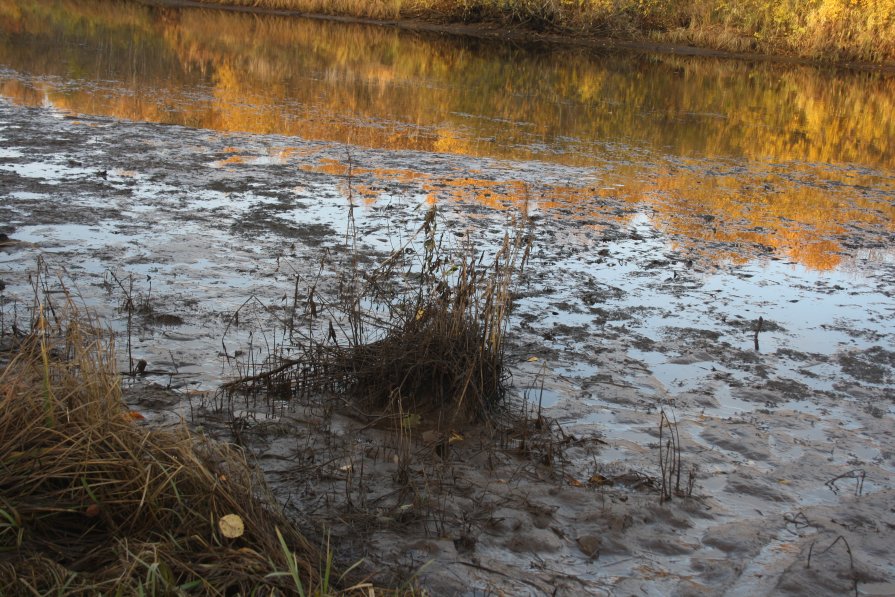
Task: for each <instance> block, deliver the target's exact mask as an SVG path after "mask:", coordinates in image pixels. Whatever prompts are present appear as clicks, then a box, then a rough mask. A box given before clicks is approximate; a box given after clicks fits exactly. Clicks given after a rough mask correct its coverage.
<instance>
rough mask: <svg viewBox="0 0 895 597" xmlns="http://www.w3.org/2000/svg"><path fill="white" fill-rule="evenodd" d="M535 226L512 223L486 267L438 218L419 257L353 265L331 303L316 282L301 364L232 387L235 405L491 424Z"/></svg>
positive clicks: (424, 233)
mask: <svg viewBox="0 0 895 597" xmlns="http://www.w3.org/2000/svg"><path fill="white" fill-rule="evenodd" d="M528 222H529V221H528V219H527V218H526V217H525V215H524V213H523V215H522V216H521V217H520V219H519V220H515V221H513V222H512V223H511V226H510V229H508V230H507V231H506V232H505V234H504V237H503V239H502V242H501V244H500V245H499V246H498V248H497V251H496V253H495V255H494V257H493V258H492V260H491V261H490V262H486V261H485V255H484V254H483V253H480V252H476V251H475V249H474V248H473V247H472V246H471V245H469V244H467V245H465V246H463V247H460V248H459V249H458V250H451V249H450V248H448V247H446V246H445V245H444V244H443V238H442V237H441V236H440V235H439V233H438V223H437V212H436V209H435V208H434V207H433V208H431V209H430V210H429V212H428V213H427V214H426V216H425V219H424V221H423V223H422V225H421V226H420V228H419V229H418V231H417V233H416V236H415V237H414V238H416V237H418V236H421V237H422V247H421V251H419V252H418V251H416V250H415V249H413V248H412V247H410V246H407V245H405V246H402V247H401V248H399V249H398V250H396V251H394V252H393V253H392V254H391V255H390V256H389V257H388V258H387V259H385V260H384V261H383V262H382V263H381V264H380V265H379V266H378V267H376V268H374V269H373V270H372V271H370V272H363V271H361V270H360V267H359V266H358V260H357V259H356V256H355V258H352V260H351V265H350V266H349V267H348V271H347V273H344V274H342V275H341V276H340V277H339V279H338V284H337V287H338V291H337V293H336V294H337V296H336V298H335V299H334V300H332V301H329V302H328V301H326V300H325V299H324V298H322V297H321V296H320V293H319V292H317V291H316V290H315V289H316V288H318V287H319V286H320V285H321V284H319V280H318V281H315V282H314V283H313V284H312V286H311V291H310V292H309V295H308V300H307V303H308V305H309V309H308V313H307V316H308V318H309V319H310V320H314V321H316V322H317V330H318V333H317V334H314V333H313V332H312V331H311V329H310V328H311V325H310V324H309V330H308V331H307V332H305V333H301V334H299V336H298V337H299V340H300V341H299V342H298V343H297V345H296V346H293V347H290V349H291V352H292V353H293V354H296V353H297V354H298V356H297V357H293V358H288V359H285V360H283V361H282V362H279V363H276V364H273V365H271V366H270V368H269V369H268V370H267V371H264V372H261V373H258V374H255V375H250V376H245V377H243V378H241V379H237V380H235V381H233V382H231V383H229V384H226V385H225V388H224V389H225V391H226V392H227V395H228V397H229V398H231V399H232V398H233V397H235V396H237V395H254V396H257V395H260V394H263V395H265V396H273V397H276V398H280V399H293V398H299V399H309V398H312V397H319V396H321V395H328V394H339V395H340V396H342V397H344V398H346V399H348V400H350V401H351V402H352V404H353V405H355V406H356V407H357V408H360V409H361V410H362V411H363V412H364V413H366V414H368V415H371V416H380V415H393V414H395V413H398V412H401V413H412V414H413V415H414V416H417V415H419V416H424V417H426V418H427V419H429V420H435V421H436V422H437V424H438V425H439V426H440V425H441V424H442V423H445V422H455V421H458V420H462V421H483V420H486V419H488V418H489V417H490V415H491V414H493V413H494V411H495V409H496V408H497V406H498V404H499V403H500V401H501V399H502V398H503V397H504V394H505V392H506V377H507V373H506V369H505V365H504V338H505V335H506V329H507V322H508V318H509V314H510V308H511V301H512V292H511V290H512V284H513V282H514V279H515V275H516V274H517V273H518V272H519V270H521V268H523V267H524V264H525V262H526V260H527V257H528V253H529V251H530V246H531V239H532V235H531V233H530V230H527V228H526V227H527V226H528V225H529V223H528ZM412 240H413V239H412ZM320 319H323V321H320ZM320 331H323V333H320Z"/></svg>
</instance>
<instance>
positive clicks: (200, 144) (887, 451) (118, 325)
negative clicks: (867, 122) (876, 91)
mask: <svg viewBox="0 0 895 597" xmlns="http://www.w3.org/2000/svg"><path fill="white" fill-rule="evenodd" d="M0 127H2V128H0V137H2V145H0V194H2V201H0V222H2V225H3V226H4V229H3V230H0V232H3V233H4V234H5V235H6V236H5V237H3V240H2V246H0V280H2V312H3V328H4V330H5V333H7V332H8V330H11V329H12V327H13V326H16V327H24V326H26V325H27V322H28V318H29V317H30V307H31V306H32V305H33V301H34V296H35V290H34V288H33V286H32V284H33V282H34V280H35V279H37V277H36V275H35V271H36V269H37V268H38V267H39V264H38V260H39V259H40V264H41V265H40V267H43V268H45V270H46V271H47V272H51V273H52V274H53V275H56V274H57V273H58V274H59V275H60V280H61V282H60V283H64V284H65V285H66V286H67V287H68V288H70V289H71V290H72V291H75V292H77V293H78V294H79V295H80V300H82V301H83V302H84V303H85V304H87V305H88V306H89V307H91V308H93V309H95V310H96V311H97V312H98V313H99V314H100V315H101V316H103V317H104V318H105V319H106V320H107V321H109V322H110V325H112V326H113V327H114V328H115V329H116V331H118V332H119V334H120V336H119V338H120V339H119V342H118V346H119V349H120V352H121V354H122V361H121V366H122V369H123V370H127V369H128V367H129V366H130V363H129V362H128V356H127V349H128V345H129V350H130V353H131V356H132V357H133V361H137V360H139V359H142V360H145V361H146V363H147V364H146V370H145V373H146V374H145V375H144V376H142V377H141V378H139V380H137V381H135V382H130V381H127V380H126V383H128V384H129V386H130V387H129V390H128V396H129V400H130V401H131V402H132V403H133V405H134V406H135V407H137V408H139V409H140V411H141V412H142V413H143V415H144V416H145V417H146V421H147V424H152V425H173V424H177V423H178V422H179V420H180V418H181V417H184V418H185V419H186V420H187V421H188V422H189V423H190V424H191V425H196V426H201V427H202V428H203V429H204V430H206V432H207V433H209V434H213V435H215V436H218V437H220V438H221V439H224V440H227V441H238V442H241V443H242V445H244V446H245V447H246V449H247V450H249V451H250V452H251V453H252V454H253V455H254V457H255V458H256V459H257V462H258V463H259V466H261V467H262V468H263V469H264V471H265V473H266V475H267V478H268V480H269V481H270V483H271V485H272V486H273V488H274V490H275V492H276V493H277V494H278V495H279V496H280V497H281V499H282V501H283V504H284V506H285V508H286V509H287V511H288V512H290V513H291V514H293V515H294V516H296V518H298V519H299V520H303V521H305V523H306V524H313V525H316V526H317V528H322V527H325V528H327V529H329V530H330V532H331V535H332V542H333V544H334V545H335V546H337V547H336V549H337V553H338V554H339V556H340V557H341V558H343V559H344V560H345V561H349V562H350V561H356V560H357V559H360V558H365V561H366V563H365V566H367V569H368V570H370V571H371V572H376V573H377V574H379V575H380V576H381V577H382V578H400V577H407V576H409V575H413V574H415V578H416V581H417V582H419V583H420V584H421V585H423V586H426V587H429V588H430V589H431V590H432V592H433V593H436V594H449V593H471V594H488V593H490V592H499V591H504V592H506V593H512V594H544V593H547V594H549V593H552V592H554V590H558V591H559V592H560V593H566V594H656V595H666V594H680V595H688V594H694V595H695V594H722V593H724V594H730V595H755V594H794V595H799V594H829V595H840V594H847V593H850V592H851V593H853V592H855V591H857V592H858V594H864V595H886V594H892V593H893V592H895V584H893V583H895V562H893V555H892V549H891V536H892V531H893V526H895V512H893V503H895V500H893V496H895V491H893V469H895V446H893V442H895V440H893V437H892V433H891V431H892V423H893V418H895V404H893V397H895V333H893V332H895V323H893V321H895V318H893V315H895V301H893V297H892V293H893V288H895V260H893V256H892V254H891V250H890V249H889V248H888V247H891V246H892V241H893V240H895V239H893V238H892V236H893V233H892V229H891V226H889V227H888V228H886V227H885V226H882V227H880V226H876V227H873V226H868V228H869V229H867V230H864V232H860V231H856V230H855V229H853V228H851V229H848V230H846V231H845V232H842V237H841V238H838V239H836V240H837V241H838V242H839V245H840V246H842V247H844V248H843V249H842V252H843V255H842V256H841V258H842V260H843V261H842V265H841V266H840V267H839V268H838V269H836V270H833V271H823V272H820V271H814V270H810V269H807V268H806V267H804V266H802V265H799V264H798V263H797V262H794V261H791V260H790V259H788V258H787V256H786V255H785V254H781V253H780V252H778V251H774V250H770V249H769V248H768V247H764V246H761V245H760V244H754V243H753V244H745V243H740V244H731V243H720V242H719V244H718V245H717V246H712V245H711V242H712V241H708V240H706V241H704V242H703V243H702V244H701V245H700V246H697V247H695V248H694V245H693V243H692V242H684V241H685V239H682V238H677V237H675V235H674V234H672V233H667V232H665V231H663V227H662V223H661V219H660V218H658V217H657V216H656V214H655V213H654V212H653V211H651V210H650V208H649V207H644V206H643V205H641V204H636V203H631V202H629V201H625V200H623V199H622V198H620V197H616V196H614V195H613V193H612V191H611V189H609V190H607V189H604V188H603V187H604V186H605V185H603V184H602V182H603V181H601V180H600V179H599V173H595V172H593V171H588V170H584V169H577V168H574V167H565V166H558V165H547V164H542V163H534V162H532V163H521V164H520V163H510V162H501V161H496V160H483V159H482V160H479V159H470V158H460V157H456V156H447V155H440V154H432V153H415V152H409V151H405V152H401V151H398V152H394V151H393V152H387V151H376V150H365V149H359V148H353V147H347V146H344V145H341V144H333V143H325V142H307V141H302V140H300V139H297V138H290V137H279V136H272V135H270V136H261V135H238V134H220V133H214V132H210V131H205V130H195V129H189V128H184V127H176V126H162V125H152V124H138V123H132V122H127V121H121V120H115V119H106V118H93V117H75V116H71V115H67V114H63V113H59V112H55V111H53V110H52V109H46V108H22V107H17V106H13V105H11V104H9V103H6V102H3V103H0ZM710 168H711V165H707V166H706V176H710V173H709V170H710ZM582 180H588V181H591V180H592V184H593V185H594V188H595V189H597V190H602V191H603V192H602V193H596V192H595V197H594V200H593V204H592V205H589V206H588V209H587V210H582V209H581V207H580V205H579V204H577V203H574V202H569V203H563V202H561V201H557V200H556V195H557V193H556V189H557V188H560V187H562V186H564V185H567V184H568V183H569V181H575V182H576V184H580V183H581V181H582ZM519 181H522V183H524V184H523V185H522V186H518V183H519ZM365 188H366V189H370V188H375V190H376V191H377V192H376V195H375V196H376V198H375V200H374V199H369V198H368V197H367V195H366V194H365V193H364V189H365ZM458 189H459V191H458ZM483 189H484V191H483ZM506 189H509V190H510V191H513V192H512V193H510V192H502V191H505V190H506ZM485 193H488V194H489V195H488V197H491V198H493V201H492V202H491V203H488V202H487V201H483V200H482V199H483V196H484V194H485ZM507 197H517V198H518V200H511V199H507ZM485 198H487V197H485ZM545 198H549V199H550V200H549V201H548V200H546V199H545ZM522 199H527V201H525V202H524V209H525V210H527V212H528V214H529V216H530V217H531V218H532V220H533V221H534V223H535V226H536V230H537V241H536V243H535V245H534V249H533V252H532V255H531V260H530V262H529V265H528V267H527V269H526V271H525V274H524V277H523V278H522V279H521V280H520V282H519V284H518V287H517V288H516V292H517V296H516V303H515V312H514V315H513V319H512V322H511V327H510V331H509V343H510V344H509V348H508V355H509V360H510V366H511V369H512V373H513V378H512V387H513V392H514V395H513V396H512V397H511V400H514V401H516V402H518V403H521V402H523V401H524V400H525V399H527V400H528V401H529V402H530V403H531V402H535V401H537V402H539V403H540V405H541V407H542V408H543V412H544V413H545V414H546V415H547V416H548V417H550V419H552V420H555V421H556V422H557V423H558V425H559V426H560V427H561V429H562V431H561V432H559V431H555V429H556V428H555V427H553V426H551V430H553V431H551V434H544V435H543V436H541V440H540V443H536V444H535V445H534V446H530V447H529V448H528V449H525V450H520V449H519V446H518V444H512V445H503V444H501V442H500V441H499V439H500V438H494V437H489V436H487V435H485V434H478V433H477V432H476V431H475V430H463V431H464V432H463V433H462V440H461V441H457V442H454V443H451V444H450V449H449V450H444V449H437V447H438V446H439V445H442V444H443V442H441V441H440V438H433V437H424V436H423V434H422V433H421V434H419V435H420V436H419V437H413V434H412V433H411V434H409V435H410V437H409V438H408V437H406V436H401V434H395V433H393V432H390V431H388V430H382V429H375V428H370V427H367V426H365V425H364V424H363V423H361V422H358V421H357V420H355V419H353V418H351V417H348V416H345V415H343V414H340V413H339V412H337V411H335V410H333V409H329V408H325V406H324V405H322V404H313V403H309V404H305V405H289V404H277V405H276V408H273V409H271V408H269V407H268V405H266V404H262V403H258V402H253V401H245V402H242V403H240V402H239V401H238V400H235V401H233V402H230V403H228V404H227V405H226V407H225V408H223V409H221V408H218V407H219V406H220V404H221V402H220V397H219V396H217V394H216V388H217V387H218V386H219V385H220V383H222V382H223V381H226V380H228V379H231V378H233V377H236V376H239V375H241V374H244V373H246V372H250V371H253V370H255V368H257V367H259V366H261V365H262V364H263V360H264V358H265V356H266V355H268V354H270V353H271V351H272V347H276V346H278V345H281V344H282V342H283V334H284V332H283V330H284V324H283V321H284V320H285V319H286V318H287V317H289V316H290V305H292V306H293V307H294V306H295V304H296V301H295V300H293V299H294V297H295V288H296V286H299V287H301V288H303V289H304V288H306V285H307V284H308V283H309V282H310V281H312V280H316V279H318V276H319V273H318V272H320V271H321V269H323V270H324V271H327V272H332V271H337V270H338V268H339V267H340V264H342V263H344V259H345V255H346V248H345V247H346V232H347V231H348V228H349V210H351V215H352V216H353V222H354V225H355V226H356V227H357V231H358V233H357V235H356V239H357V243H358V245H359V246H360V254H362V255H364V256H365V257H364V259H365V260H367V261H368V262H369V264H371V265H373V264H376V263H378V262H380V261H381V260H382V259H383V258H385V257H386V256H388V255H389V254H390V253H391V252H392V251H394V250H395V249H396V248H399V247H402V246H404V243H405V241H407V240H408V239H409V238H410V237H412V235H413V234H414V232H415V230H416V229H417V228H418V227H419V225H420V223H421V222H422V220H423V217H424V214H425V212H426V210H427V209H428V207H429V205H430V202H432V201H434V202H435V203H436V204H437V205H438V209H439V212H440V217H441V219H442V220H441V224H440V226H441V228H442V230H444V231H445V232H446V236H448V237H451V236H453V237H455V238H456V239H458V240H457V242H460V240H462V239H472V241H473V242H474V243H475V245H476V246H477V247H479V248H480V249H482V250H485V249H487V248H489V247H496V246H497V245H498V243H499V242H500V241H501V239H502V238H503V235H504V232H505V231H506V229H507V227H508V225H509V224H508V222H509V221H510V219H511V218H512V217H513V216H514V215H516V214H518V213H519V212H520V210H522V209H523V201H522ZM884 200H885V198H884ZM891 200H892V198H891V197H889V198H888V201H889V202H891ZM352 203H353V204H354V208H353V209H351V204H352ZM689 216H690V217H692V218H693V219H694V220H702V221H706V222H707V220H706V219H705V218H703V214H698V213H694V214H690V215H689ZM715 254H724V255H735V256H738V257H739V258H737V259H731V258H728V259H712V256H713V255H715ZM42 279H43V280H50V282H46V284H47V285H48V286H49V290H59V289H60V283H57V282H54V281H52V280H53V279H52V278H47V277H43V278H42ZM321 279H325V277H324V278H321ZM296 281H297V282H296ZM323 286H325V284H323ZM325 291H326V289H325V288H324V289H323V292H324V294H325ZM298 304H300V305H301V306H302V307H303V308H305V307H307V305H306V302H305V303H302V302H301V301H298ZM236 312H239V313H240V321H239V322H238V324H236V322H234V314H235V313H236ZM129 315H130V317H128V316H129ZM128 320H130V323H128ZM128 339H129V342H128ZM7 340H8V336H6V337H5V340H4V341H7ZM662 413H665V415H666V416H667V417H669V418H670V419H671V420H672V421H673V422H674V423H675V427H676V431H677V434H678V437H679V445H680V462H681V471H682V480H681V486H682V488H683V493H689V494H690V495H689V496H678V495H674V497H673V498H672V499H671V500H670V501H665V502H661V500H660V485H661V479H662V476H663V473H662V469H661V467H660V457H661V454H662V452H661V450H662V448H663V446H665V445H667V444H666V443H665V442H666V441H667V428H666V430H665V431H664V433H665V434H666V435H663V439H662V440H661V442H660V436H659V433H660V417H661V416H662ZM408 454H409V455H410V456H409V458H405V456H407V455H408ZM399 466H403V467H404V471H403V474H402V475H397V474H396V473H398V472H399V471H398V468H399ZM399 477H400V478H399Z"/></svg>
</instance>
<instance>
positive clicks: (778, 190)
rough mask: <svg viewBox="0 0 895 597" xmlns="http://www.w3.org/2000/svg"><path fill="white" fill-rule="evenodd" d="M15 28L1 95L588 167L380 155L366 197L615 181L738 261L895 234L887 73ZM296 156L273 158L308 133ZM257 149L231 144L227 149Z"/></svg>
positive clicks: (293, 35) (412, 42) (63, 4)
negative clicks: (540, 168) (420, 165)
mask: <svg viewBox="0 0 895 597" xmlns="http://www.w3.org/2000/svg"><path fill="white" fill-rule="evenodd" d="M0 34H2V35H0V64H2V65H4V67H5V69H7V72H6V74H5V75H4V74H3V72H0V94H2V95H3V96H5V97H7V98H11V99H12V100H14V101H16V102H19V103H22V104H27V105H46V104H50V105H53V106H55V107H57V108H59V109H63V110H69V111H71V112H74V113H89V114H100V115H108V116H114V117H118V118H128V119H134V120H142V121H151V122H165V123H174V124H182V125H186V126H193V127H202V128H209V129H215V130H220V131H245V132H252V133H276V134H282V135H294V136H299V137H302V138H306V139H312V140H324V141H337V142H348V143H353V144H358V145H363V146H368V147H375V148H385V149H390V150H421V151H435V152H445V153H453V154H459V155H468V156H476V157H492V158H499V159H508V160H540V161H545V162H554V163H558V164H563V165H569V166H576V167H583V168H585V169H587V171H588V172H592V175H589V178H590V180H588V181H579V182H580V184H579V185H577V186H576V184H575V183H574V181H573V182H571V183H568V184H565V183H564V184H558V183H551V184H545V185H542V188H539V189H538V190H537V191H536V193H535V194H536V195H537V196H535V197H534V198H532V197H530V195H531V193H532V191H531V189H529V187H528V185H527V184H526V183H524V182H523V181H521V180H508V181H499V182H495V181H489V180H482V179H480V178H477V177H476V176H474V175H472V176H470V175H458V176H456V177H444V176H441V177H435V176H430V175H428V174H425V173H422V172H415V171H413V170H393V171H379V172H367V174H368V175H369V176H368V177H369V178H371V180H372V181H373V182H365V183H364V184H362V185H360V186H355V187H354V188H353V189H352V191H353V192H354V193H357V194H358V196H359V197H362V198H363V199H364V200H365V201H367V202H375V201H376V200H377V198H378V197H379V196H380V195H381V193H382V188H383V185H384V184H386V183H388V182H408V181H416V182H418V183H419V184H421V185H423V190H424V191H425V193H426V194H427V196H428V197H429V200H430V201H447V200H463V201H475V202H478V203H481V204H483V205H487V206H489V207H492V208H495V209H502V208H505V207H506V206H508V205H512V204H514V203H518V202H519V201H522V200H534V201H536V202H537V204H538V205H539V206H540V208H542V209H544V210H546V211H551V212H553V213H556V214H557V217H563V216H565V217H575V218H581V219H582V220H586V221H589V222H590V221H593V222H595V223H597V224H598V222H599V221H600V220H601V219H605V218H608V217H609V215H608V214H607V212H606V211H605V210H603V209H602V208H601V205H602V204H601V202H600V196H601V194H602V195H606V196H611V197H615V198H621V199H622V200H625V201H629V202H631V203H633V204H636V205H644V206H648V207H650V208H651V212H652V213H653V214H654V220H655V221H656V223H657V224H658V225H659V226H660V227H661V228H662V229H663V230H664V231H665V232H667V233H669V234H670V235H672V236H673V238H674V239H675V241H674V242H676V243H678V244H679V245H681V246H682V247H683V248H686V249H688V250H691V251H703V252H705V253H707V255H706V257H707V258H711V259H715V260H733V261H741V260H742V259H744V253H743V252H740V251H736V250H733V251H730V252H728V253H725V252H724V251H723V250H718V249H717V247H718V246H721V245H728V246H734V245H737V244H739V245H743V246H746V245H749V246H759V245H760V246H763V247H770V248H771V249H773V250H776V251H778V252H780V253H783V254H786V255H788V256H789V257H790V258H791V259H793V260H796V261H798V262H800V263H802V264H804V265H806V266H809V267H812V268H816V269H830V268H833V267H836V266H837V265H838V264H839V263H840V260H841V254H842V253H843V249H842V246H841V239H842V238H843V237H844V236H846V235H848V234H855V233H858V232H855V229H854V228H851V227H850V226H852V225H854V224H856V223H857V224H859V225H860V229H861V230H864V231H865V232H863V233H864V234H866V233H867V232H866V230H870V233H872V234H885V233H891V232H892V230H893V222H895V208H893V200H892V197H893V195H895V185H893V182H892V176H893V175H892V173H893V172H895V118H892V114H895V78H893V77H888V76H884V75H882V74H874V73H823V72H819V71H816V70H813V69H809V68H803V67H785V66H781V65H773V64H759V65H750V64H746V63H742V62H722V61H716V60H705V59H703V60H692V59H683V58H677V57H673V56H662V57H657V56H643V55H633V54H625V55H602V56H600V55H593V54H587V53H586V52H583V51H581V50H578V49H575V50H556V51H552V52H543V51H537V50H534V49H524V48H518V47H508V46H499V45H492V44H486V43H484V42H472V41H469V40H466V41H462V40H456V39H448V38H437V37H428V36H420V35H407V34H401V33H399V32H397V31H395V30H392V29H387V28H376V27H366V26H350V25H345V24H338V23H330V22H319V21H306V20H297V19H286V18H280V17H268V16H257V15H245V14H233V13H226V12H216V11H213V10H197V9H188V10H177V9H162V8H151V7H144V6H139V5H137V4H136V3H123V4H122V3H114V4H110V3H109V2H107V1H98V0H40V1H39V0H0ZM10 71H12V72H10ZM234 149H236V148H234ZM281 151H282V154H281V155H279V156H270V158H271V159H279V160H281V161H285V160H286V159H288V157H289V156H292V155H295V153H296V151H298V150H296V149H295V148H291V149H289V148H283V149H282V150H281ZM309 157H310V156H309ZM246 159H247V158H246V156H242V155H241V154H240V153H239V152H238V150H235V151H234V154H233V155H232V156H230V157H229V158H227V159H225V160H222V162H221V163H219V164H218V165H219V166H222V167H231V166H238V165H239V163H240V162H243V161H245V160H246ZM306 167H307V168H310V169H315V170H317V171H322V172H329V173H331V174H340V175H344V174H345V173H346V171H347V170H346V169H347V166H346V165H345V164H342V163H339V162H328V163H327V162H317V161H313V160H312V161H309V162H308V163H307V166H306ZM725 170H726V171H725ZM377 180H378V181H379V182H377ZM569 214H572V215H569ZM707 247H714V248H707Z"/></svg>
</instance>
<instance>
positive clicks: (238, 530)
mask: <svg viewBox="0 0 895 597" xmlns="http://www.w3.org/2000/svg"><path fill="white" fill-rule="evenodd" d="M218 528H219V529H221V534H222V535H223V536H224V537H227V538H228V539H236V538H237V537H242V534H243V533H244V532H245V524H244V523H243V522H242V518H240V517H239V515H238V514H227V515H226V516H222V517H221V519H220V520H219V521H218Z"/></svg>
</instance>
